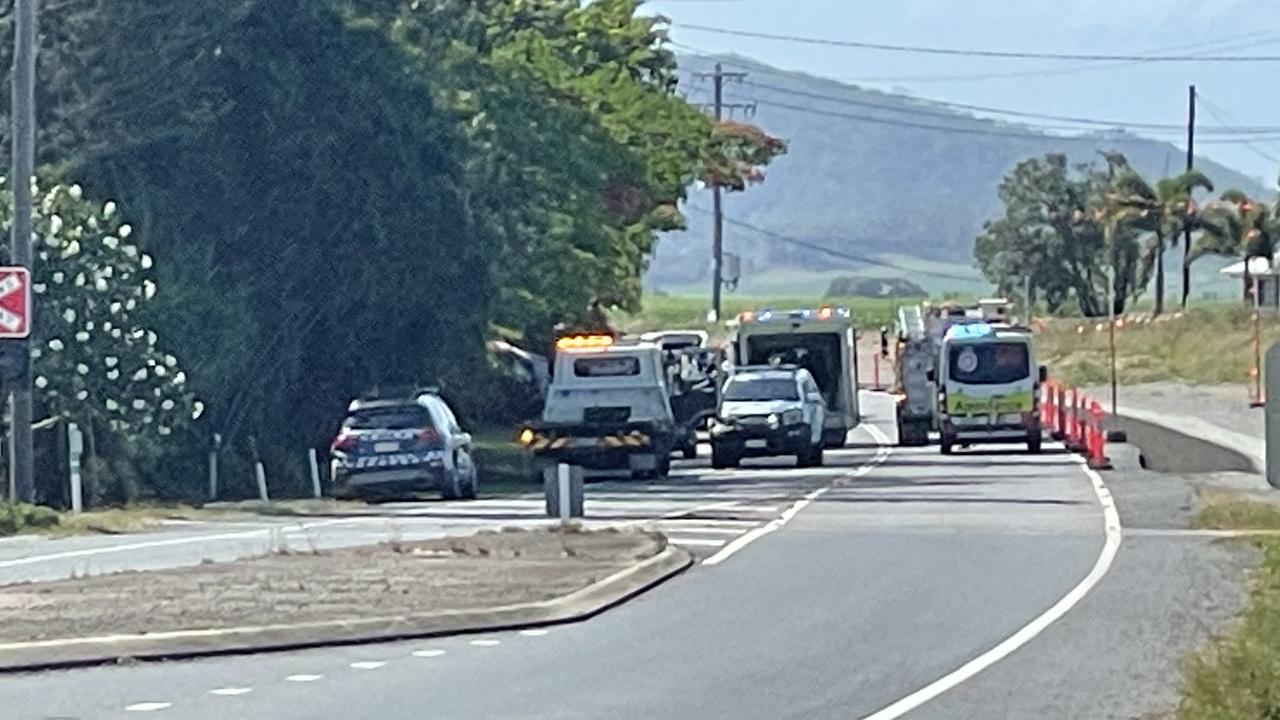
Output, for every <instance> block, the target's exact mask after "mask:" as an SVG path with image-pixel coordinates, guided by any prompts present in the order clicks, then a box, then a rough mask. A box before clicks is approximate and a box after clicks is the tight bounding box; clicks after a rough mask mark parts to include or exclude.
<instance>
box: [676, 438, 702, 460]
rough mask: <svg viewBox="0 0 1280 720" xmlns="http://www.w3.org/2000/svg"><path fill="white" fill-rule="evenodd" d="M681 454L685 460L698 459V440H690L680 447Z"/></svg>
mask: <svg viewBox="0 0 1280 720" xmlns="http://www.w3.org/2000/svg"><path fill="white" fill-rule="evenodd" d="M680 455H681V457H683V458H684V459H685V460H696V459H698V441H697V440H694V441H693V442H690V443H688V444H686V445H685V446H684V447H682V448H680Z"/></svg>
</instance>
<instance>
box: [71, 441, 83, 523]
mask: <svg viewBox="0 0 1280 720" xmlns="http://www.w3.org/2000/svg"><path fill="white" fill-rule="evenodd" d="M82 455H84V433H82V432H80V426H79V425H76V424H75V423H68V424H67V467H68V468H69V469H70V474H71V478H70V479H71V512H73V513H78V512H80V511H81V510H83V509H84V493H83V490H82V488H81V484H80V458H81V456H82Z"/></svg>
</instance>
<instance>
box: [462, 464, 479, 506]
mask: <svg viewBox="0 0 1280 720" xmlns="http://www.w3.org/2000/svg"><path fill="white" fill-rule="evenodd" d="M479 490H480V475H479V473H478V472H476V471H474V470H473V471H472V472H471V475H470V476H469V477H468V478H467V481H466V482H464V483H463V484H462V493H461V495H462V499H463V500H475V499H476V493H477V492H478V491H479Z"/></svg>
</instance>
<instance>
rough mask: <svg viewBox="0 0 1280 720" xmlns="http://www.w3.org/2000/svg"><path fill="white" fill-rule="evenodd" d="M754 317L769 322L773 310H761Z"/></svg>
mask: <svg viewBox="0 0 1280 720" xmlns="http://www.w3.org/2000/svg"><path fill="white" fill-rule="evenodd" d="M756 319H757V320H759V321H760V322H769V321H770V320H772V319H773V311H772V310H761V311H760V314H759V315H757V316H756Z"/></svg>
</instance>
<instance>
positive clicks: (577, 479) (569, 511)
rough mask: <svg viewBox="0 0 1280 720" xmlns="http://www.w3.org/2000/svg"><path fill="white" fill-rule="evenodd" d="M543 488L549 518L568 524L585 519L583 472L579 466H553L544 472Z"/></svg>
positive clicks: (562, 464) (561, 464)
mask: <svg viewBox="0 0 1280 720" xmlns="http://www.w3.org/2000/svg"><path fill="white" fill-rule="evenodd" d="M542 487H543V492H544V494H545V495H546V499H547V506H546V507H547V517H553V518H559V519H560V523H561V524H562V525H563V524H567V523H568V522H569V521H570V520H571V519H573V518H578V517H583V515H584V514H585V513H584V512H583V495H584V492H583V472H582V468H581V467H579V466H577V465H566V464H564V463H560V464H559V465H552V466H550V467H548V468H546V469H544V470H543V471H542Z"/></svg>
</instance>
